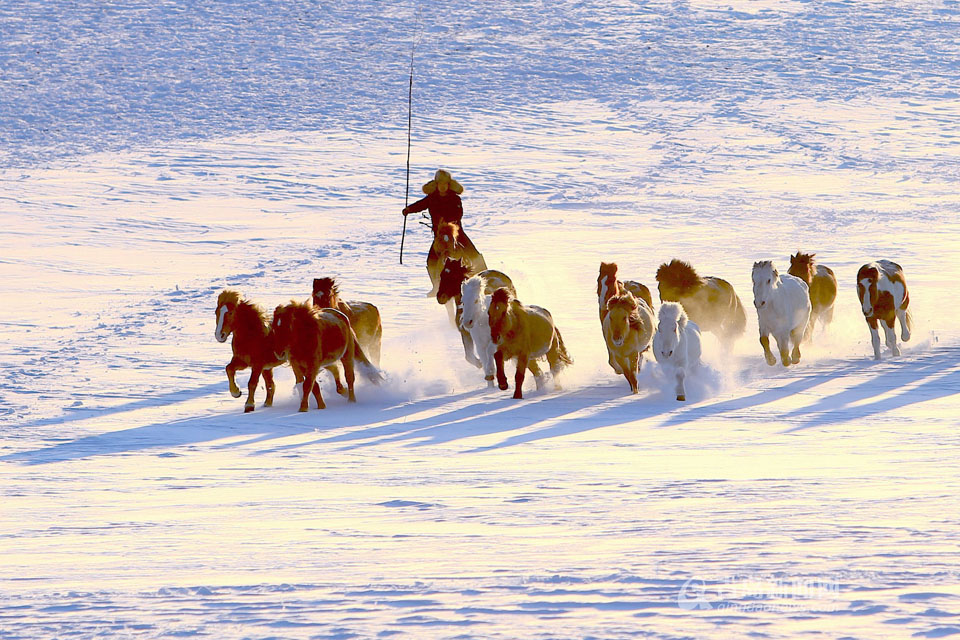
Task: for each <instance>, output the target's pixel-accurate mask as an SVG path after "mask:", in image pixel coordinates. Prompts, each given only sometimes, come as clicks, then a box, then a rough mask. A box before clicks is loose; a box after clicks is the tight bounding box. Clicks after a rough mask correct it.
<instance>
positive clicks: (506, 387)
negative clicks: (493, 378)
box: [497, 382, 510, 391]
mask: <svg viewBox="0 0 960 640" xmlns="http://www.w3.org/2000/svg"><path fill="white" fill-rule="evenodd" d="M497 386H498V387H500V391H506V390H507V389H509V388H510V385H508V384H507V383H506V382H500V383H498V384H497Z"/></svg>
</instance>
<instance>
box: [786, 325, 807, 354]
mask: <svg viewBox="0 0 960 640" xmlns="http://www.w3.org/2000/svg"><path fill="white" fill-rule="evenodd" d="M809 327H810V325H809V324H805V325H803V326H801V327H797V328H796V329H794V330H793V331H791V332H790V339H791V340H792V341H793V352H792V353H791V354H790V360H791V361H792V362H793V364H797V363H798V362H800V342H802V341H803V340H804V336H805V335H807V329H808V328H809Z"/></svg>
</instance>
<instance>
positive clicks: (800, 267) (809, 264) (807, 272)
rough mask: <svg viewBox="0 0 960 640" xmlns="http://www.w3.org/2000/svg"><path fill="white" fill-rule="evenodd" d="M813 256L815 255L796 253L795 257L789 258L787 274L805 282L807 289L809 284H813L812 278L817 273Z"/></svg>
mask: <svg viewBox="0 0 960 640" xmlns="http://www.w3.org/2000/svg"><path fill="white" fill-rule="evenodd" d="M815 255H817V254H815V253H800V252H799V251H797V253H796V255H792V256H790V269H789V270H787V273H789V274H790V275H791V276H796V277H797V278H800V279H801V280H803V281H804V282H806V283H807V286H808V287H809V286H810V283H812V282H813V276H814V275H816V272H817V267H816V265H815V264H814V262H813V257H814V256H815Z"/></svg>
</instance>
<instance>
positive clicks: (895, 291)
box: [857, 260, 913, 360]
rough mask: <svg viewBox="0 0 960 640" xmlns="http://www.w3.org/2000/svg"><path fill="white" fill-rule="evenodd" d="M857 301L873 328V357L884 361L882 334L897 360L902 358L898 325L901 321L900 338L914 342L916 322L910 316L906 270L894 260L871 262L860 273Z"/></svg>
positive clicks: (871, 329)
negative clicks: (912, 334)
mask: <svg viewBox="0 0 960 640" xmlns="http://www.w3.org/2000/svg"><path fill="white" fill-rule="evenodd" d="M857 297H858V298H860V306H861V309H862V311H863V317H864V319H865V320H866V321H867V325H868V326H869V327H870V342H871V344H872V345H873V357H874V359H876V360H879V359H880V333H879V328H880V326H883V332H884V336H885V341H886V344H887V346H888V347H889V348H890V351H891V353H893V355H895V356H899V355H900V347H898V346H897V333H896V331H895V330H894V325H895V324H896V321H897V320H900V338H901V339H902V340H903V341H904V342H907V341H909V340H910V331H911V330H912V328H913V319H912V318H911V314H910V309H909V308H910V290H909V289H907V281H906V280H905V279H904V277H903V268H902V267H901V266H900V265H898V264H897V263H896V262H891V261H890V260H877V261H876V262H868V263H867V264H865V265H863V266H862V267H860V270H859V271H858V272H857Z"/></svg>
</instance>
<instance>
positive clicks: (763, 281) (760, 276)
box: [752, 260, 780, 309]
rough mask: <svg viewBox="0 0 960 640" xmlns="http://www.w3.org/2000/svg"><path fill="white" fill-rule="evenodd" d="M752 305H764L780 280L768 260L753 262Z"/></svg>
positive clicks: (758, 306) (757, 306) (775, 269)
mask: <svg viewBox="0 0 960 640" xmlns="http://www.w3.org/2000/svg"><path fill="white" fill-rule="evenodd" d="M752 277H753V306H755V307H756V308H757V309H760V308H762V307H764V306H766V304H767V301H768V300H769V299H770V295H771V294H772V293H773V290H774V289H775V288H776V287H777V285H778V283H779V282H780V274H778V273H777V268H776V267H774V266H773V262H771V261H770V260H763V261H761V262H754V263H753V272H752Z"/></svg>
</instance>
